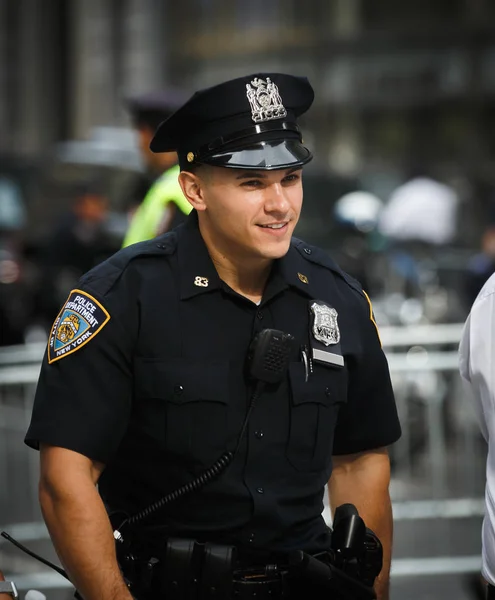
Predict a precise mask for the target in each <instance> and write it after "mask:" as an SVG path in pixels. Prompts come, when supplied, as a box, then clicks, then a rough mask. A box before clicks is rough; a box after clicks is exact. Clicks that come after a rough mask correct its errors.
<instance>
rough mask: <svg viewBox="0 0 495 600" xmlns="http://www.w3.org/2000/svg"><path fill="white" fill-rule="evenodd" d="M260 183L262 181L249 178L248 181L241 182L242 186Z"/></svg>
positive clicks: (253, 185) (252, 185) (258, 185)
mask: <svg viewBox="0 0 495 600" xmlns="http://www.w3.org/2000/svg"><path fill="white" fill-rule="evenodd" d="M261 185H262V182H261V180H259V179H249V180H248V181H244V182H243V183H242V187H260V186H261Z"/></svg>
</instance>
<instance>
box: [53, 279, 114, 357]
mask: <svg viewBox="0 0 495 600" xmlns="http://www.w3.org/2000/svg"><path fill="white" fill-rule="evenodd" d="M109 320H110V315H109V314H108V312H107V311H106V310H105V308H103V306H102V305H101V304H100V303H99V302H98V300H96V299H95V298H93V296H91V295H90V294H88V293H87V292H83V291H82V290H72V292H71V293H70V294H69V297H68V298H67V302H66V303H65V304H64V306H63V307H62V310H61V311H60V313H59V314H58V317H57V318H56V319H55V323H54V324H53V326H52V329H51V332H50V339H49V340H48V363H49V364H52V363H53V362H55V361H57V360H60V359H61V358H64V357H65V356H68V355H69V354H72V353H73V352H75V351H76V350H79V348H82V347H83V346H84V345H85V344H87V343H88V342H89V341H91V339H92V338H93V337H94V336H95V335H96V334H97V333H99V332H100V331H101V330H102V329H103V327H104V326H105V325H106V324H107V323H108V321H109Z"/></svg>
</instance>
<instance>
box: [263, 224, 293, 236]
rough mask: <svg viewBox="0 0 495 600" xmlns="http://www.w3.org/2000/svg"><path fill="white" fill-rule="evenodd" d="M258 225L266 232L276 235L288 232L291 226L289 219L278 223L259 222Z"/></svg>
mask: <svg viewBox="0 0 495 600" xmlns="http://www.w3.org/2000/svg"><path fill="white" fill-rule="evenodd" d="M258 227H259V228H260V229H262V230H263V231H264V232H265V233H267V234H269V235H274V236H281V235H284V233H286V232H287V230H288V228H289V221H281V222H277V223H267V224H265V225H260V224H258Z"/></svg>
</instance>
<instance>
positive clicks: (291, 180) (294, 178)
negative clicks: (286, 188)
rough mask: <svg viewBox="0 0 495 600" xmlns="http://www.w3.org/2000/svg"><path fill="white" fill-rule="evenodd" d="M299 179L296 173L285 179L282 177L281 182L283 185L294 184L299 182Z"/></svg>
mask: <svg viewBox="0 0 495 600" xmlns="http://www.w3.org/2000/svg"><path fill="white" fill-rule="evenodd" d="M299 179H301V176H300V175H298V174H297V173H291V174H290V175H287V177H284V178H283V179H282V181H283V183H295V182H296V181H299Z"/></svg>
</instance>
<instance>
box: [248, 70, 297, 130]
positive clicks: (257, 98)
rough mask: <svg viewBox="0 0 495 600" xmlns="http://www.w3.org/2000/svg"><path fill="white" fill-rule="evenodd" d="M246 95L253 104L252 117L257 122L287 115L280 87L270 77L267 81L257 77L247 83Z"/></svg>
mask: <svg viewBox="0 0 495 600" xmlns="http://www.w3.org/2000/svg"><path fill="white" fill-rule="evenodd" d="M246 96H247V99H248V100H249V103H250V104H251V112H252V118H253V121H254V122H255V123H263V122H264V121H271V120H272V119H281V118H283V117H286V116H287V111H286V110H285V107H284V105H283V104H282V98H281V97H280V93H279V91H278V87H277V86H276V85H275V84H274V83H273V82H272V81H271V79H270V78H269V77H267V78H266V81H264V80H263V79H259V78H258V77H255V78H254V79H253V81H251V84H249V83H247V84H246Z"/></svg>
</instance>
